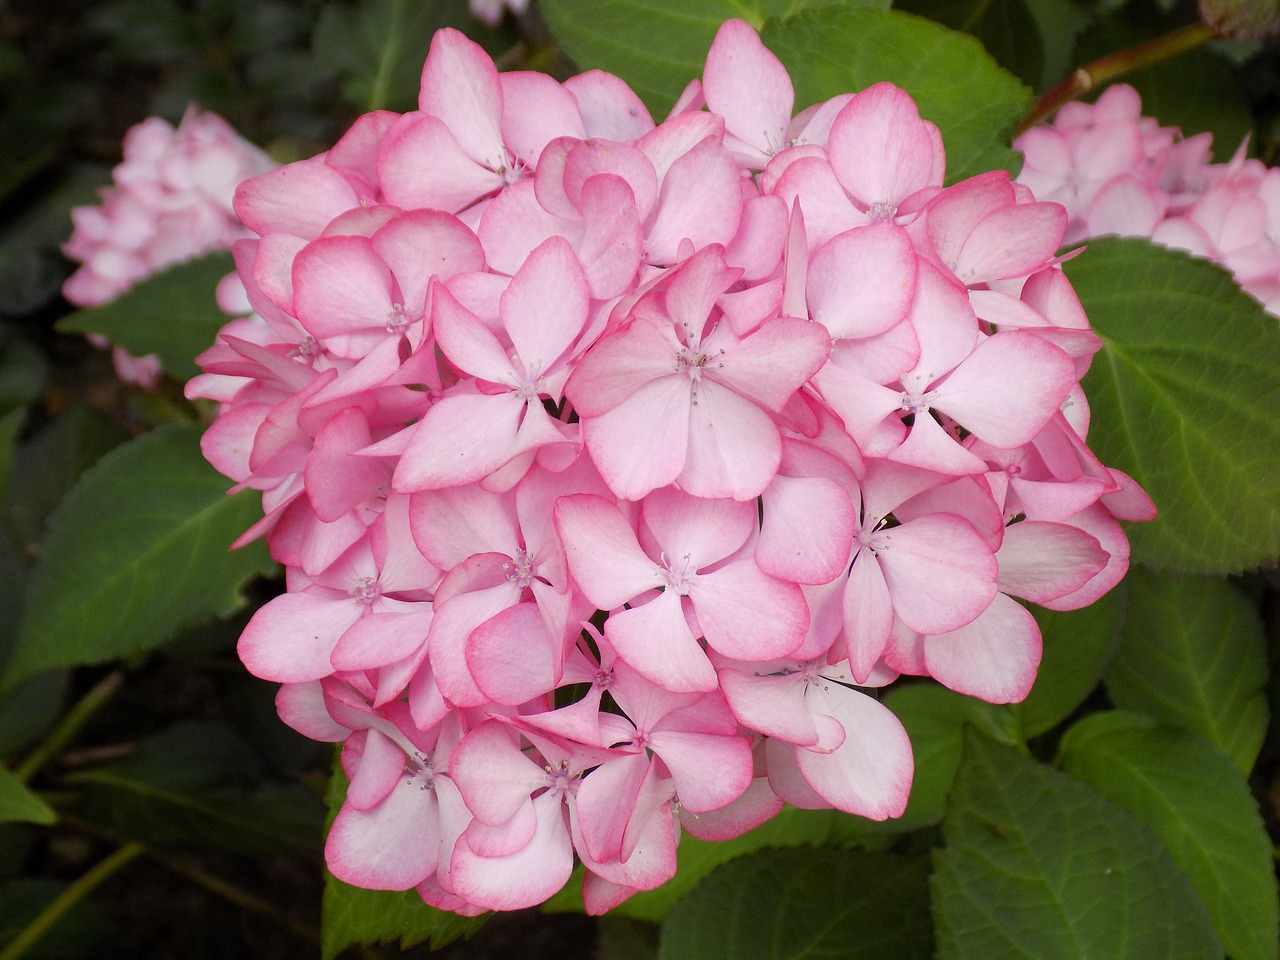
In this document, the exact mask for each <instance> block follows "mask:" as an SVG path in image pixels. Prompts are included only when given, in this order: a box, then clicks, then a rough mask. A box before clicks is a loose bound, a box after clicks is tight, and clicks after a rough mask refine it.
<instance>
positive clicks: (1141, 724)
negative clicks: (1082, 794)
mask: <svg viewBox="0 0 1280 960" xmlns="http://www.w3.org/2000/svg"><path fill="white" fill-rule="evenodd" d="M1060 758H1061V762H1062V766H1063V769H1065V770H1066V771H1067V772H1068V773H1070V774H1072V775H1073V776H1076V777H1079V778H1080V779H1081V780H1083V781H1085V782H1086V783H1087V784H1089V785H1090V786H1091V787H1093V788H1094V789H1095V790H1097V791H1098V793H1100V794H1102V795H1103V796H1104V797H1106V798H1107V799H1108V800H1110V801H1111V802H1112V803H1114V804H1116V805H1117V806H1120V807H1123V808H1124V809H1125V810H1128V811H1129V812H1130V813H1132V814H1133V815H1134V816H1135V817H1137V818H1138V819H1139V820H1141V821H1142V822H1143V823H1145V824H1146V825H1147V826H1148V827H1150V828H1151V830H1152V831H1153V832H1154V833H1155V835H1156V836H1157V837H1158V838H1159V839H1160V841H1161V842H1162V843H1163V844H1164V845H1165V846H1166V847H1168V848H1169V852H1170V853H1172V854H1173V859H1174V860H1176V861H1177V863H1178V866H1179V867H1181V868H1182V870H1183V872H1185V873H1186V875H1187V876H1188V877H1190V878H1191V885H1192V886H1193V887H1195V889H1196V893H1197V894H1198V895H1199V897H1200V899H1201V900H1202V901H1203V902H1204V904H1205V906H1206V907H1208V909H1209V916H1210V917H1212V918H1213V924H1214V927H1215V928H1216V929H1217V931H1218V937H1219V938H1220V939H1221V940H1222V945H1223V946H1224V947H1226V950H1227V954H1228V955H1229V956H1231V957H1232V958H1233V960H1276V958H1277V957H1280V907H1278V906H1277V901H1276V877H1275V864H1274V863H1273V862H1272V859H1271V841H1270V839H1269V838H1268V837H1267V830H1266V827H1265V826H1264V825H1263V823H1262V817H1261V816H1260V815H1259V813H1258V805H1257V803H1256V802H1255V801H1254V799H1253V796H1252V795H1251V794H1250V793H1249V787H1248V785H1247V784H1246V783H1245V779H1244V776H1243V775H1242V774H1241V773H1240V771H1239V770H1237V769H1235V768H1234V767H1233V766H1232V765H1231V761H1230V760H1229V759H1227V757H1225V756H1224V755H1223V754H1222V753H1221V751H1219V750H1218V749H1217V748H1215V747H1214V746H1213V744H1211V743H1209V742H1208V741H1207V740H1205V739H1204V738H1203V737H1201V736H1199V735H1198V734H1194V733H1190V732H1188V731H1185V730H1178V729H1176V728H1173V727H1164V726H1159V725H1157V724H1156V722H1155V721H1154V720H1151V719H1149V718H1147V717H1144V716H1142V715H1141V714H1136V713H1126V712H1123V711H1109V712H1106V713H1096V714H1094V715H1093V716H1091V717H1086V718H1085V719H1084V720H1082V721H1080V722H1079V723H1077V724H1076V725H1075V726H1073V727H1072V728H1071V729H1070V730H1068V731H1067V733H1066V735H1065V736H1064V737H1063V738H1062V746H1061V751H1060ZM1191 770H1194V771H1195V775H1194V776H1188V775H1187V772H1188V771H1191Z"/></svg>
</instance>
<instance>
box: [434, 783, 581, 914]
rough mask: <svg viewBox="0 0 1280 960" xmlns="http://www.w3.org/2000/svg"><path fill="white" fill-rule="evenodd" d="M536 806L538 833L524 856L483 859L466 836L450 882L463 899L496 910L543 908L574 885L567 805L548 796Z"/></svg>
mask: <svg viewBox="0 0 1280 960" xmlns="http://www.w3.org/2000/svg"><path fill="white" fill-rule="evenodd" d="M533 805H534V809H535V811H536V812H537V815H538V828H537V831H536V832H535V833H534V835H533V838H532V839H531V840H530V841H529V844H528V845H527V846H526V847H525V848H524V849H523V850H520V851H519V852H518V853H513V854H511V855H509V856H506V857H481V856H477V855H476V854H475V853H474V852H472V850H471V848H470V847H469V846H468V845H467V842H466V834H465V833H464V834H463V836H462V838H461V839H460V840H459V841H458V845H457V846H456V847H455V848H454V852H453V859H452V861H451V862H450V865H449V875H450V879H451V881H452V883H453V885H454V887H455V888H456V889H457V891H458V893H459V894H460V895H461V896H464V897H466V898H467V899H468V900H470V901H472V902H473V903H478V904H482V905H483V906H486V907H488V908H489V909H491V910H521V909H524V908H525V907H533V906H537V905H538V904H539V903H542V901H544V900H546V899H547V898H549V897H550V896H551V895H552V894H554V893H555V892H556V891H558V890H559V889H560V888H561V887H563V886H564V885H565V884H566V883H567V882H568V881H569V876H570V875H571V874H572V873H573V846H572V844H571V843H570V841H569V830H568V826H567V824H566V823H565V813H564V809H563V802H562V801H561V799H560V797H558V796H557V795H555V794H554V793H544V794H543V795H542V796H540V797H538V798H537V799H535V800H534V801H533Z"/></svg>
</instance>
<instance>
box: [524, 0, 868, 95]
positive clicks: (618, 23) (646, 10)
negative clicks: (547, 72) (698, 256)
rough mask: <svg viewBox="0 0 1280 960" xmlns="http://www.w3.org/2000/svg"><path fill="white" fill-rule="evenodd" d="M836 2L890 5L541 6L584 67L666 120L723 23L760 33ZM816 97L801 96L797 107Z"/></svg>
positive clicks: (813, 0)
mask: <svg viewBox="0 0 1280 960" xmlns="http://www.w3.org/2000/svg"><path fill="white" fill-rule="evenodd" d="M833 5H834V6H841V7H845V8H856V7H869V8H875V9H879V10H886V9H888V7H889V3H888V0H543V2H542V4H541V10H542V14H543V16H544V17H545V18H546V20H547V25H548V26H549V27H550V28H551V32H552V34H554V36H555V38H556V40H558V41H559V43H560V46H561V47H562V48H563V49H564V51H565V53H567V54H569V56H571V57H572V58H573V59H574V60H575V61H576V62H577V64H578V65H579V66H580V67H582V69H584V70H588V69H591V68H599V69H601V70H607V71H608V72H609V73H615V74H617V75H618V76H620V77H621V78H622V79H623V80H625V81H627V83H629V84H630V85H631V87H632V89H634V90H635V92H636V93H637V94H639V95H640V98H641V99H642V100H644V102H645V103H646V104H647V105H648V107H649V109H650V110H651V111H652V112H653V115H654V118H655V119H658V120H661V119H662V117H663V116H665V115H666V114H667V112H668V111H669V110H670V109H671V107H672V105H673V104H674V103H675V102H676V98H677V97H678V96H680V92H681V91H682V90H683V89H684V88H685V86H686V85H687V84H688V83H689V81H690V80H694V79H698V78H700V77H701V76H702V67H703V64H704V62H705V61H706V59H707V50H708V49H710V47H711V41H712V40H713V39H715V35H716V31H717V30H719V29H720V24H721V23H723V22H724V21H725V20H730V19H733V18H737V19H740V20H745V21H747V22H748V23H750V24H751V25H752V26H753V27H755V28H756V29H757V30H759V29H760V28H761V27H762V26H763V25H764V23H765V21H766V20H767V19H768V18H770V17H779V18H783V19H785V18H788V17H791V16H794V15H795V14H796V13H798V12H800V11H802V10H806V9H813V8H817V7H826V6H833ZM798 92H799V91H797V93H798ZM825 96H830V94H826V95H825ZM814 102H816V101H815V100H801V99H797V100H796V110H797V111H798V110H800V109H801V108H802V107H806V106H808V105H809V104H811V103H814Z"/></svg>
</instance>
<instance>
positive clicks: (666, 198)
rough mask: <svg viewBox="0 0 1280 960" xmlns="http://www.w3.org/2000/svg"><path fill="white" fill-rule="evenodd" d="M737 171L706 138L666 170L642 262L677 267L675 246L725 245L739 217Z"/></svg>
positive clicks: (718, 146)
mask: <svg viewBox="0 0 1280 960" xmlns="http://www.w3.org/2000/svg"><path fill="white" fill-rule="evenodd" d="M738 180H739V175H738V168H737V165H736V164H735V163H734V162H733V159H732V158H731V157H730V156H729V154H728V152H727V151H726V150H725V149H724V147H723V145H721V144H720V142H719V141H718V140H716V139H714V138H711V137H708V138H707V139H705V140H703V141H701V142H700V143H698V144H697V145H695V146H694V147H693V149H691V150H690V151H689V152H688V153H686V154H684V155H683V156H681V157H679V158H678V159H677V160H676V161H675V162H674V163H672V164H671V168H670V169H669V170H668V171H667V173H666V176H665V177H664V178H663V180H662V188H661V190H660V191H659V192H658V202H657V205H656V206H655V207H654V211H653V213H652V214H651V215H650V218H649V224H648V229H647V230H646V235H647V239H646V250H645V259H646V260H647V261H648V262H649V263H659V264H668V263H676V262H677V261H678V260H680V259H681V257H680V255H679V247H680V243H681V241H683V240H686V239H687V240H690V241H692V243H693V245H694V247H695V248H697V249H701V248H702V247H705V246H707V245H708V244H713V243H719V244H728V243H729V242H730V241H731V240H732V239H733V237H734V234H736V233H737V232H738V224H739V222H740V220H741V218H742V186H741V184H739V182H738Z"/></svg>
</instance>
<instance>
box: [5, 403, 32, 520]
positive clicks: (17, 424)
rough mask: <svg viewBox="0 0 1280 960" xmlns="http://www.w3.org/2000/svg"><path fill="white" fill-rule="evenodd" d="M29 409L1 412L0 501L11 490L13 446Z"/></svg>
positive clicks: (20, 408)
mask: <svg viewBox="0 0 1280 960" xmlns="http://www.w3.org/2000/svg"><path fill="white" fill-rule="evenodd" d="M26 420H27V411H26V410H24V409H23V408H22V407H19V408H18V409H16V410H10V411H9V412H8V413H5V414H0V503H3V502H4V498H5V494H6V493H8V491H9V478H10V477H11V476H13V448H14V447H15V446H16V445H17V442H18V431H19V430H21V429H22V425H23V424H24V423H26Z"/></svg>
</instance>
